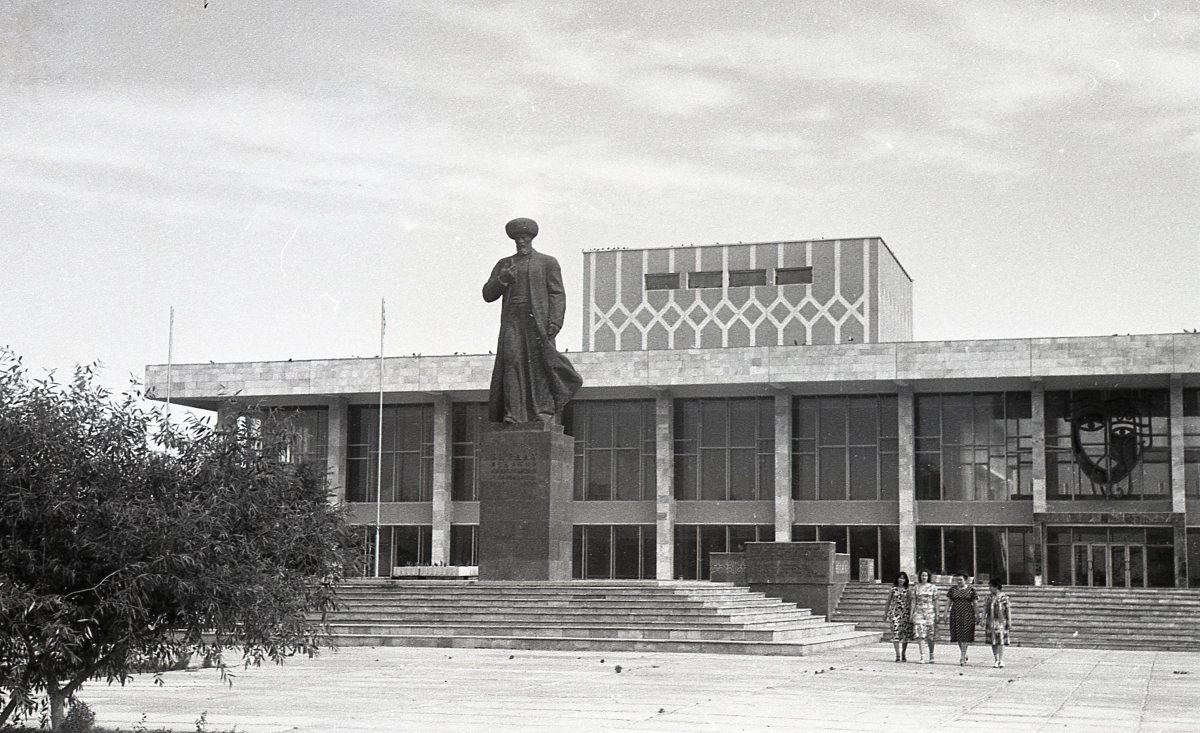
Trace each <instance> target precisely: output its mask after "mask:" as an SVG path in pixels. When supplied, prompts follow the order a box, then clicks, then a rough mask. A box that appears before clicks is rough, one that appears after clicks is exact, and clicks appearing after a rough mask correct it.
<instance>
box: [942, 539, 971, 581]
mask: <svg viewBox="0 0 1200 733" xmlns="http://www.w3.org/2000/svg"><path fill="white" fill-rule="evenodd" d="M944 537H945V548H946V549H945V553H946V554H945V566H946V572H948V573H965V574H966V575H967V576H968V577H970V576H972V575H974V574H975V540H974V538H973V537H972V532H971V528H970V527H953V528H952V527H946V528H945V530H944Z"/></svg>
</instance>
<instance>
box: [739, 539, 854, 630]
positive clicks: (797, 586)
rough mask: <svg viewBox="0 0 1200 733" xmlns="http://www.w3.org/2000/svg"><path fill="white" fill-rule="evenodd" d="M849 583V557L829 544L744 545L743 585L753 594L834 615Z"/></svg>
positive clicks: (755, 543) (758, 543)
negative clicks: (754, 592) (744, 578)
mask: <svg viewBox="0 0 1200 733" xmlns="http://www.w3.org/2000/svg"><path fill="white" fill-rule="evenodd" d="M849 581H850V556H849V555H845V554H840V553H838V552H837V551H836V546H835V545H834V544H833V543H832V542H747V543H746V585H748V586H749V587H750V589H751V590H753V591H758V592H760V593H764V594H766V595H768V596H771V597H773V598H779V599H781V600H784V601H787V602H788V603H795V604H796V605H798V606H801V607H803V608H811V609H812V612H813V614H814V615H822V616H825V617H826V618H829V617H831V616H833V611H834V609H836V608H837V603H838V601H839V600H841V597H842V591H844V590H845V589H846V583H848V582H849Z"/></svg>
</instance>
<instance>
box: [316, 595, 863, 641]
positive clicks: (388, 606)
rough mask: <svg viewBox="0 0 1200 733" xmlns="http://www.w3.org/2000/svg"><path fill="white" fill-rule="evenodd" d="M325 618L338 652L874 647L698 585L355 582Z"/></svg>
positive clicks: (813, 620)
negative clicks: (340, 648)
mask: <svg viewBox="0 0 1200 733" xmlns="http://www.w3.org/2000/svg"><path fill="white" fill-rule="evenodd" d="M338 594H339V598H340V601H341V610H339V611H337V612H335V613H332V614H329V615H328V616H327V619H326V620H327V623H328V628H329V631H330V634H331V636H332V637H333V640H334V642H335V643H336V644H339V645H342V646H435V647H447V648H454V647H479V648H494V649H542V650H563V651H586V650H593V651H604V650H611V651H688V652H705V653H723V654H772V655H792V656H799V655H804V654H811V653H814V652H816V651H821V650H824V649H835V648H840V647H843V646H850V645H854V644H864V643H872V642H874V641H877V640H878V638H879V633H878V632H871V631H867V632H863V631H858V630H856V629H855V628H854V625H853V624H852V623H830V622H828V621H827V620H826V619H825V618H824V617H823V616H813V615H812V613H811V612H810V611H809V609H806V608H805V609H802V608H797V607H796V606H795V605H793V604H787V603H783V602H781V601H779V600H778V599H775V598H767V597H765V596H763V595H762V594H760V593H753V592H751V591H749V589H747V588H739V587H736V586H733V585H729V584H721V583H709V582H704V581H699V582H697V581H573V582H570V583H499V582H488V581H483V582H478V581H468V582H464V581H429V580H421V581H410V580H404V581H390V580H386V579H385V580H374V579H373V580H366V581H354V582H350V583H347V584H345V585H344V586H342V587H341V588H339V593H338Z"/></svg>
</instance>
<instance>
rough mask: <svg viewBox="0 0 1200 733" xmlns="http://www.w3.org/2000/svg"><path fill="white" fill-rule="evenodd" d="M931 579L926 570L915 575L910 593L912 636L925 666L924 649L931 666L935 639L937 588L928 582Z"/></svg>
mask: <svg viewBox="0 0 1200 733" xmlns="http://www.w3.org/2000/svg"><path fill="white" fill-rule="evenodd" d="M932 577H933V576H932V575H930V574H929V571H928V570H922V571H921V572H919V573H917V584H916V585H915V586H913V592H912V615H911V616H910V618H911V620H912V635H913V638H914V639H916V640H917V648H918V649H920V650H921V664H925V647H929V664H933V642H934V639H935V638H937V624H938V604H937V592H938V588H937V586H936V585H934V584H933V583H931V582H930V580H931V579H932Z"/></svg>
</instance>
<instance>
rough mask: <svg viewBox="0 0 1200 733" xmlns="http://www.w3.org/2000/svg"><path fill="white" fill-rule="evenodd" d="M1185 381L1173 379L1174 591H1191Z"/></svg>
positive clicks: (1172, 504)
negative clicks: (1185, 442) (1185, 467)
mask: <svg viewBox="0 0 1200 733" xmlns="http://www.w3.org/2000/svg"><path fill="white" fill-rule="evenodd" d="M1183 423H1184V418H1183V377H1182V376H1181V375H1179V374H1172V375H1171V511H1172V512H1173V513H1174V514H1175V515H1177V517H1180V518H1181V519H1180V520H1179V521H1176V522H1175V587H1176V588H1186V587H1188V565H1187V518H1186V515H1187V482H1186V480H1185V478H1186V476H1185V474H1184V439H1183Z"/></svg>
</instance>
